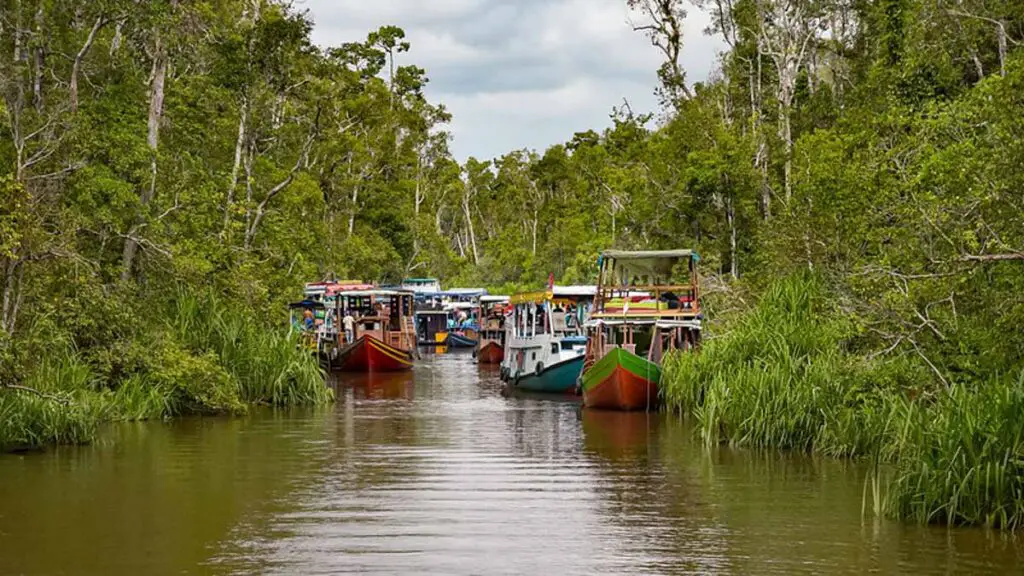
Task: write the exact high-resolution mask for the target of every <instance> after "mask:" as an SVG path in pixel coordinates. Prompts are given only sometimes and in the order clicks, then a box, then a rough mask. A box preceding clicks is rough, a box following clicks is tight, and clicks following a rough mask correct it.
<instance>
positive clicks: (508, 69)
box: [299, 0, 721, 158]
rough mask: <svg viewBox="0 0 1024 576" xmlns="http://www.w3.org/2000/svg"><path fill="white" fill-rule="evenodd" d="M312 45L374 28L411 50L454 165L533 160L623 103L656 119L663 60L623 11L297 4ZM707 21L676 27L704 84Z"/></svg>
mask: <svg viewBox="0 0 1024 576" xmlns="http://www.w3.org/2000/svg"><path fill="white" fill-rule="evenodd" d="M299 5H300V6H305V7H306V8H308V9H309V10H310V13H311V14H312V16H313V19H314V20H315V22H316V26H315V28H314V34H313V35H314V41H315V42H317V43H318V44H321V45H337V44H340V43H342V42H351V41H358V40H362V39H364V38H365V37H366V34H367V33H368V32H370V31H371V30H374V29H376V28H378V27H380V26H382V25H391V24H393V25H396V26H400V27H402V28H403V29H404V30H405V31H406V34H407V40H408V41H409V42H410V43H411V44H412V50H411V51H410V53H409V54H405V55H403V56H402V58H403V62H405V63H415V64H416V65H418V66H421V67H423V68H425V69H426V70H427V75H428V76H429V77H430V79H431V84H430V86H428V90H427V93H428V96H429V97H430V98H431V99H432V101H434V102H437V103H442V104H445V105H446V106H447V107H448V109H449V111H450V112H451V113H452V114H453V115H454V121H453V122H452V125H451V131H452V133H453V135H454V144H453V149H454V152H455V153H456V155H457V156H458V157H459V158H465V157H467V156H470V155H472V156H477V157H479V158H490V157H493V156H497V155H500V154H503V153H505V152H507V151H510V150H514V149H518V148H534V149H538V150H542V149H544V148H546V147H547V146H550V145H552V144H556V143H560V142H565V141H567V140H569V139H570V138H571V137H572V135H573V133H574V132H577V131H581V130H587V129H596V130H600V129H602V128H604V127H606V126H608V125H609V124H610V120H609V118H608V115H609V113H610V112H611V108H612V107H613V106H618V105H620V104H621V103H622V100H623V99H624V98H625V99H628V100H629V101H630V103H631V105H632V106H633V108H634V110H638V111H641V110H649V111H653V110H654V109H655V108H656V105H657V104H656V101H655V98H654V96H653V91H654V88H655V86H656V84H657V78H656V74H655V71H656V70H657V68H658V66H660V64H661V61H662V56H661V54H660V53H659V51H658V50H657V49H656V48H654V47H652V46H651V45H650V43H649V42H648V40H647V39H646V38H645V37H644V36H643V35H641V34H639V33H637V32H634V31H633V30H632V27H631V26H630V24H629V16H630V15H629V13H628V10H627V9H626V5H625V0H504V1H502V0H304V2H302V3H301V4H299ZM707 24H708V18H707V15H706V14H704V13H702V12H700V11H698V10H695V9H694V10H691V11H690V14H689V16H688V18H687V20H686V22H685V34H686V35H685V42H686V44H685V49H684V53H683V64H684V67H685V68H686V70H687V73H688V78H689V79H690V81H691V82H692V81H700V80H703V79H705V78H706V77H707V76H708V74H709V72H710V71H711V70H712V69H713V67H714V65H715V57H716V52H717V51H718V50H720V49H721V42H720V41H719V40H718V39H715V38H709V37H707V36H705V35H704V34H703V32H702V31H703V29H704V28H705V27H706V26H707Z"/></svg>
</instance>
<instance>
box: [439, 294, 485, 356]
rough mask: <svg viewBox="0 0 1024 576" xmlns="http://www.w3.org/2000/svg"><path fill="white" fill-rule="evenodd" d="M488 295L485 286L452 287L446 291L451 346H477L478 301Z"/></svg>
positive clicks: (448, 343) (478, 327) (478, 337)
mask: <svg viewBox="0 0 1024 576" xmlns="http://www.w3.org/2000/svg"><path fill="white" fill-rule="evenodd" d="M486 295H487V290H485V289H483V288H451V289H449V290H446V291H445V292H444V296H445V300H446V303H445V306H444V309H445V310H446V311H447V312H448V341H447V345H448V347H449V348H461V349H470V348H473V349H475V348H476V345H477V342H478V341H479V339H480V326H479V325H478V324H477V318H476V315H477V304H476V301H477V300H478V299H479V298H480V297H482V296H486Z"/></svg>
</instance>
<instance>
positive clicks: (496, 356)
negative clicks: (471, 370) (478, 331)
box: [476, 340, 505, 364]
mask: <svg viewBox="0 0 1024 576" xmlns="http://www.w3.org/2000/svg"><path fill="white" fill-rule="evenodd" d="M504 359H505V349H504V348H503V347H502V346H501V344H500V343H498V342H496V341H494V340H491V341H489V342H487V343H486V344H484V345H483V346H481V347H480V350H479V351H478V352H477V353H476V360H477V362H479V363H480V364H501V361H502V360H504Z"/></svg>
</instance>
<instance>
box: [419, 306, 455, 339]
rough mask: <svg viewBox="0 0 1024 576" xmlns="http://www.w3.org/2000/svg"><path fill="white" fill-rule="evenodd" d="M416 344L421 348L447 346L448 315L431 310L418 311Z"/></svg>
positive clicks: (441, 311)
mask: <svg viewBox="0 0 1024 576" xmlns="http://www.w3.org/2000/svg"><path fill="white" fill-rule="evenodd" d="M416 342H417V343H418V344H419V345H420V346H447V345H448V313H447V312H445V311H444V310H432V309H429V308H424V309H419V310H416Z"/></svg>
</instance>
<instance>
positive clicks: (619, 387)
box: [583, 348, 661, 411]
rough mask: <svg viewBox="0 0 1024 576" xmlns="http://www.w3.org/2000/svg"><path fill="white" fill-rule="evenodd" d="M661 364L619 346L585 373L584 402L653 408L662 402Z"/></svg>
mask: <svg viewBox="0 0 1024 576" xmlns="http://www.w3.org/2000/svg"><path fill="white" fill-rule="evenodd" d="M660 383H661V368H660V367H659V366H658V365H657V364H654V363H653V362H649V361H648V360H646V359H644V358H641V357H640V356H637V355H636V354H633V353H632V352H629V351H628V350H624V349H622V348H616V349H614V350H612V351H611V352H609V353H608V354H606V355H605V356H604V358H601V359H600V360H598V361H597V363H596V364H594V365H593V366H591V367H590V369H589V370H587V371H586V372H585V373H584V374H583V405H584V406H586V407H587V408H597V409H601V410H626V411H630V410H649V409H652V408H656V407H657V406H658V392H659V390H658V386H659V384H660Z"/></svg>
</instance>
